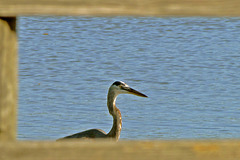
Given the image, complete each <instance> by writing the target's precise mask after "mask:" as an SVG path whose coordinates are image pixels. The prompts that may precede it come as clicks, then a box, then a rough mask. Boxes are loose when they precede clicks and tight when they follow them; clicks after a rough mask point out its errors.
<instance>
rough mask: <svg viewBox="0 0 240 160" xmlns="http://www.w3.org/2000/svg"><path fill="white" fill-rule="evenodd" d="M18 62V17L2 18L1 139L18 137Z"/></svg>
mask: <svg viewBox="0 0 240 160" xmlns="http://www.w3.org/2000/svg"><path fill="white" fill-rule="evenodd" d="M17 64H18V61H17V36H16V18H14V17H13V18H11V17H8V18H0V141H2V140H15V138H16V120H17V116H16V112H17V79H18V78H17V73H18V69H17Z"/></svg>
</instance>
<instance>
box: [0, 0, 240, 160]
mask: <svg viewBox="0 0 240 160" xmlns="http://www.w3.org/2000/svg"><path fill="white" fill-rule="evenodd" d="M22 15H27V16H32V15H74V16H75V15H77V16H79V15H90V16H115V15H124V16H240V2H239V1H238V0H192V1H189V0H122V1H116V0H50V1H48V0H35V1H34V0H1V1H0V159H8V160H11V159H20V160H21V159H24V160H25V159H41V160H47V159H51V160H54V159H57V160H59V159H60V160H61V159H68V160H71V159H81V158H83V159H93V158H97V159H123V158H124V159H167V160H169V159H184V160H186V159H194V160H200V159H201V160H202V159H204V160H208V159H209V160H210V159H211V160H213V159H218V160H225V159H228V160H230V159H236V160H237V159H240V152H239V151H240V140H225V141H221V140H218V141H156V142H155V141H133V142H128V141H124V142H121V141H120V142H118V143H113V142H106V141H101V142H93V143H92V142H11V141H15V140H16V128H17V126H16V121H17V103H18V101H17V97H18V77H17V76H18V67H17V65H18V55H17V35H16V17H17V16H22Z"/></svg>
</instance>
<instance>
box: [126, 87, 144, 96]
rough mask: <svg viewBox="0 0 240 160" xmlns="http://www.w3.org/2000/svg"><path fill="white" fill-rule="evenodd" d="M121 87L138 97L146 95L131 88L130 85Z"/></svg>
mask: <svg viewBox="0 0 240 160" xmlns="http://www.w3.org/2000/svg"><path fill="white" fill-rule="evenodd" d="M123 89H124V90H126V91H128V93H129V94H133V95H136V96H140V97H148V96H146V95H145V94H143V93H141V92H139V91H137V90H135V89H132V88H130V87H124V88H123Z"/></svg>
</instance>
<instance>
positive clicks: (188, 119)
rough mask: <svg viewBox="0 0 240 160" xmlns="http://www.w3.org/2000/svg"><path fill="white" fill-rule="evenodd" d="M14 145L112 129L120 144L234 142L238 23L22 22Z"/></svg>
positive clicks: (239, 72)
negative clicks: (117, 90)
mask: <svg viewBox="0 0 240 160" xmlns="http://www.w3.org/2000/svg"><path fill="white" fill-rule="evenodd" d="M18 24H19V25H18V36H19V83H20V88H19V90H20V93H19V112H18V139H20V140H55V139H57V138H60V137H63V136H66V135H69V134H73V133H77V132H80V131H84V130H87V129H91V128H100V129H102V130H104V131H106V132H108V131H109V130H110V129H111V126H112V117H111V116H110V115H109V113H108V110H107V106H106V95H107V90H108V87H109V86H110V85H111V84H112V83H113V82H114V81H115V80H122V81H124V82H125V83H127V84H128V85H129V86H131V87H133V88H135V89H137V90H139V91H141V92H143V93H144V94H146V95H148V96H149V98H142V97H137V96H133V95H120V96H119V97H118V99H117V106H118V107H119V109H120V110H121V112H122V116H123V117H122V119H123V128H122V132H121V136H120V138H121V139H127V140H132V139H133V140H135V139H137V140H139V139H160V140H161V139H208V138H214V139H222V138H240V134H239V133H240V116H239V115H240V105H239V104H240V98H239V95H240V36H239V35H240V18H203V17H193V18H174V17H171V18H151V17H107V18H104V17H20V18H19V19H18Z"/></svg>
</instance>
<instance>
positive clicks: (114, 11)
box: [0, 0, 240, 16]
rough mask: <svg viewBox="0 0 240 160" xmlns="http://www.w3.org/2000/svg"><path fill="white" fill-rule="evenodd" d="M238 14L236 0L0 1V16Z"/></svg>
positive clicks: (239, 8)
mask: <svg viewBox="0 0 240 160" xmlns="http://www.w3.org/2000/svg"><path fill="white" fill-rule="evenodd" d="M21 15H31V16H32V15H94V16H115V15H123V16H125V15H126V16H240V1H238V0H191V1H190V0H121V1H116V0H1V1H0V16H21Z"/></svg>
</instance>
